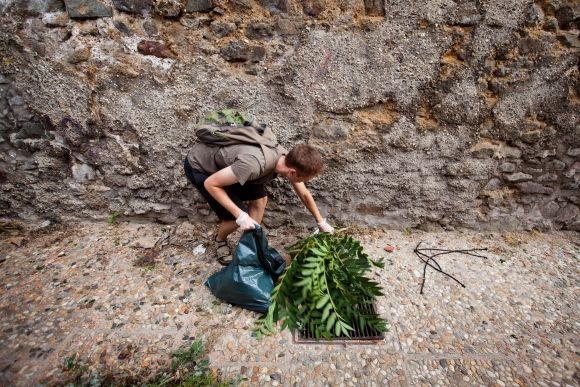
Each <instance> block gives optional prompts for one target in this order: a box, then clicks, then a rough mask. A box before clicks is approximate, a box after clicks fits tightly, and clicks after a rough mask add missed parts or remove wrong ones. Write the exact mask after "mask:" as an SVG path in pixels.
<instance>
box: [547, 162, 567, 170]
mask: <svg viewBox="0 0 580 387" xmlns="http://www.w3.org/2000/svg"><path fill="white" fill-rule="evenodd" d="M565 168H566V164H565V163H563V162H562V161H560V160H552V161H549V162H547V163H546V169H547V170H548V171H563V170H564V169H565Z"/></svg>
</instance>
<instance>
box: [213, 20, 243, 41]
mask: <svg viewBox="0 0 580 387" xmlns="http://www.w3.org/2000/svg"><path fill="white" fill-rule="evenodd" d="M209 28H210V30H211V32H213V34H214V35H215V36H217V37H218V38H223V37H224V36H228V35H230V34H231V33H232V32H234V31H235V30H236V29H237V28H238V27H237V26H236V24H235V23H231V22H222V21H213V22H212V23H211V25H210V26H209Z"/></svg>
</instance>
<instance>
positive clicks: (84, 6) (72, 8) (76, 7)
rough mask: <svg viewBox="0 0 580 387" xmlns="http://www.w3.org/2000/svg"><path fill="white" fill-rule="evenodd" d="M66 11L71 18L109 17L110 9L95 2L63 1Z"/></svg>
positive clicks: (111, 13)
mask: <svg viewBox="0 0 580 387" xmlns="http://www.w3.org/2000/svg"><path fill="white" fill-rule="evenodd" d="M64 2H65V5H66V11H67V12H68V15H69V16H70V17H71V18H73V19H74V18H76V19H83V18H95V17H111V16H113V10H112V9H111V7H109V6H107V5H105V4H104V3H102V2H100V1H97V0H64Z"/></svg>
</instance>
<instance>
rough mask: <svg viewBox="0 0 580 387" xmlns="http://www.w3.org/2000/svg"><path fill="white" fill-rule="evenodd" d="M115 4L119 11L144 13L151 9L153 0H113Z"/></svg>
mask: <svg viewBox="0 0 580 387" xmlns="http://www.w3.org/2000/svg"><path fill="white" fill-rule="evenodd" d="M113 5H114V6H115V8H117V9H118V10H119V11H123V12H127V13H137V14H143V13H147V12H149V11H151V8H153V0H113Z"/></svg>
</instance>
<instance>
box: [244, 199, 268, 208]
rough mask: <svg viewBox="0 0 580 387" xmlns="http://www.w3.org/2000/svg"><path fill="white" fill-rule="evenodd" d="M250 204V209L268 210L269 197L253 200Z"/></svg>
mask: <svg viewBox="0 0 580 387" xmlns="http://www.w3.org/2000/svg"><path fill="white" fill-rule="evenodd" d="M249 204H250V207H253V208H256V209H264V208H266V204H268V197H267V196H264V197H263V198H260V199H256V200H252V201H250V203H249Z"/></svg>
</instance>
